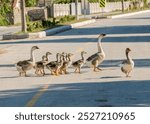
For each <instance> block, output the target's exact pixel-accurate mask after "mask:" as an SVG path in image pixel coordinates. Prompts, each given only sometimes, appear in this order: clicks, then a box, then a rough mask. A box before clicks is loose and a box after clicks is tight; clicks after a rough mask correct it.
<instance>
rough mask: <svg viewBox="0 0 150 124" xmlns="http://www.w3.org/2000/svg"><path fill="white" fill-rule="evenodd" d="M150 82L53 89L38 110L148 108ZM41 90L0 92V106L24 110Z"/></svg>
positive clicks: (74, 84) (149, 104)
mask: <svg viewBox="0 0 150 124" xmlns="http://www.w3.org/2000/svg"><path fill="white" fill-rule="evenodd" d="M149 87H150V80H132V81H131V80H129V79H125V80H123V81H114V82H113V81H111V82H103V80H102V79H99V82H98V83H96V82H89V83H86V82H80V83H76V82H75V83H71V84H54V85H51V86H50V87H49V89H48V91H46V92H45V93H44V94H43V96H42V97H41V98H40V99H39V100H38V101H37V103H36V104H35V106H38V107H70V106H71V107H76V106H78V107H88V106H91V107H98V106H99V107H110V106H112V107H114V106H117V107H120V106H128V107H129V106H133V107H134V106H137V107H138V106H140V107H141V106H143V107H144V106H149V107H150V89H149ZM38 90H39V89H24V90H8V91H0V106H7V107H9V106H11V107H12V106H25V105H26V103H27V102H28V101H29V100H30V99H31V98H32V97H33V96H34V95H35V93H37V91H38Z"/></svg>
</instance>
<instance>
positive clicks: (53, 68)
mask: <svg viewBox="0 0 150 124" xmlns="http://www.w3.org/2000/svg"><path fill="white" fill-rule="evenodd" d="M105 36H106V34H100V35H99V36H98V43H97V46H98V52H97V53H95V54H93V55H91V56H90V57H88V58H87V59H85V57H84V54H86V52H85V51H82V52H81V59H79V60H77V61H75V62H72V56H73V54H72V53H64V52H63V53H57V54H56V60H55V61H49V60H48V56H49V55H51V54H52V53H50V52H47V53H46V55H43V56H42V60H41V61H38V62H35V57H34V51H35V50H37V49H39V47H38V46H33V47H32V48H31V57H30V59H29V60H23V61H19V62H17V63H16V64H15V66H16V68H17V71H18V72H19V76H27V75H26V72H27V71H28V70H31V69H33V68H34V69H35V74H36V75H38V76H44V75H45V71H44V69H45V68H47V69H48V70H50V72H51V75H57V76H58V75H60V74H68V73H69V72H68V68H69V67H71V66H72V67H73V68H74V69H75V71H74V72H75V73H81V68H82V66H83V65H84V64H85V63H86V64H87V63H88V64H90V65H91V66H92V67H93V71H94V72H97V71H101V70H102V69H100V68H99V67H98V65H100V64H101V63H102V62H103V61H104V59H105V52H104V51H103V49H102V44H101V40H102V38H104V37H105ZM130 51H131V49H130V48H126V50H125V55H126V60H124V61H123V62H122V64H121V71H122V72H123V73H125V75H126V77H129V74H130V72H131V71H132V70H133V68H134V61H133V60H132V58H131V57H130V56H129V52H130Z"/></svg>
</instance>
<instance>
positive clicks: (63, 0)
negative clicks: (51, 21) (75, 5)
mask: <svg viewBox="0 0 150 124" xmlns="http://www.w3.org/2000/svg"><path fill="white" fill-rule="evenodd" d="M71 2H72V0H54V3H56V4H58V3H71Z"/></svg>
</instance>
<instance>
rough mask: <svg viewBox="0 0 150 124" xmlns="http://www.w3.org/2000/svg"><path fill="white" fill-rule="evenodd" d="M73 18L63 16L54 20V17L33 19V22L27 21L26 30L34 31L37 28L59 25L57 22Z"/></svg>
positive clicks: (72, 17)
mask: <svg viewBox="0 0 150 124" xmlns="http://www.w3.org/2000/svg"><path fill="white" fill-rule="evenodd" d="M73 20H75V17H74V16H64V17H61V18H59V19H57V20H56V18H53V20H52V19H51V20H40V21H33V22H29V21H28V22H27V31H30V32H32V31H34V30H36V29H39V28H44V29H48V28H52V27H54V26H57V25H59V23H66V22H69V21H73Z"/></svg>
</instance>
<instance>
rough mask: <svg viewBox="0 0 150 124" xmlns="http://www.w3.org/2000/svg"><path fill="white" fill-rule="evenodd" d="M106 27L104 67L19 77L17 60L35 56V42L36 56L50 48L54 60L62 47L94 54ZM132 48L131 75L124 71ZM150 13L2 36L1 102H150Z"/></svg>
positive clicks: (0, 103)
mask: <svg viewBox="0 0 150 124" xmlns="http://www.w3.org/2000/svg"><path fill="white" fill-rule="evenodd" d="M100 33H106V34H107V37H106V38H104V39H103V41H102V42H103V44H102V46H103V49H104V51H105V53H106V59H105V61H104V62H103V63H102V65H100V66H101V67H102V69H103V71H101V72H93V71H92V69H91V68H83V69H82V70H81V71H82V73H81V74H75V73H73V71H74V70H73V69H72V68H70V69H69V72H70V73H69V74H67V75H61V76H52V75H50V73H49V71H48V70H46V75H45V76H44V77H37V76H36V75H34V70H31V71H29V72H28V77H19V76H18V72H17V71H16V68H15V67H14V63H16V62H17V61H20V60H25V59H28V58H29V55H30V54H29V53H30V48H31V47H32V46H33V45H38V46H39V47H40V50H37V51H36V52H35V57H36V61H38V60H41V56H42V55H43V54H45V52H47V51H50V52H52V53H53V55H52V56H51V57H50V59H51V60H54V58H55V54H56V53H57V52H62V51H64V52H71V53H74V59H73V60H77V59H79V58H80V51H81V50H85V51H87V55H86V56H85V57H88V56H89V55H91V54H93V53H95V52H97V46H96V42H97V36H98V34H100ZM126 47H130V48H131V49H132V52H131V56H132V58H133V59H134V61H135V68H134V71H133V72H132V74H131V77H130V78H126V77H125V75H124V74H123V73H122V72H121V70H120V67H119V64H120V63H121V61H122V60H124V59H125V48H126ZM149 75H150V13H143V14H140V15H135V16H132V17H125V18H121V19H102V20H97V22H96V23H94V24H91V25H87V26H83V27H80V28H76V29H72V30H69V31H66V32H62V33H59V34H57V35H55V36H50V37H46V38H44V39H35V40H32V41H31V40H22V41H1V42H0V106H21V107H22V106H41V107H45V106H47V107H54V106H55V107H57V106H60V107H65V106H72V107H74V106H80V107H81V106H83V107H84V106H85V107H86V106H91V107H98V106H150V89H149V87H150V76H149Z"/></svg>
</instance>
